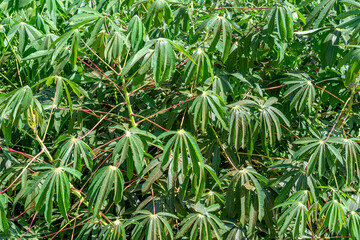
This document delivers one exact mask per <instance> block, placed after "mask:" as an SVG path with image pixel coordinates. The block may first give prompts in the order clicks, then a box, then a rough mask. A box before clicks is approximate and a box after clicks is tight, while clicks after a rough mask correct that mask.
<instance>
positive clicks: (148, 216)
mask: <svg viewBox="0 0 360 240" xmlns="http://www.w3.org/2000/svg"><path fill="white" fill-rule="evenodd" d="M134 214H135V216H134V217H133V218H132V221H133V222H135V223H136V225H135V227H134V229H133V230H132V232H131V237H132V239H146V240H152V239H168V238H170V239H174V235H173V231H172V227H171V226H170V224H169V222H168V218H175V219H177V217H176V216H175V215H173V214H171V213H167V212H159V213H156V214H155V213H151V212H149V211H147V210H140V211H137V212H135V213H134Z"/></svg>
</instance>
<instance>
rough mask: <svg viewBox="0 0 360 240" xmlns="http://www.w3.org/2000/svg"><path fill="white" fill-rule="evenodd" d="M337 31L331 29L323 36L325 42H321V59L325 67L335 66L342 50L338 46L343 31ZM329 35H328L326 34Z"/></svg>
mask: <svg viewBox="0 0 360 240" xmlns="http://www.w3.org/2000/svg"><path fill="white" fill-rule="evenodd" d="M337 29H338V28H336V29H334V30H333V29H329V30H328V31H326V32H324V33H323V34H321V37H322V36H324V37H323V40H322V42H321V53H320V54H319V57H320V59H321V61H322V63H323V64H324V65H325V66H329V67H331V66H333V65H334V63H335V61H336V60H337V54H338V52H339V50H340V47H339V46H338V45H339V43H340V40H341V31H338V30H337ZM326 33H327V34H326Z"/></svg>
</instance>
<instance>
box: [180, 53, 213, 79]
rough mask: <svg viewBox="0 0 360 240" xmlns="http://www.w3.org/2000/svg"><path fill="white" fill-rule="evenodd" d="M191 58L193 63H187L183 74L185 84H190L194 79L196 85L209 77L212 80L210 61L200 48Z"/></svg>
mask: <svg viewBox="0 0 360 240" xmlns="http://www.w3.org/2000/svg"><path fill="white" fill-rule="evenodd" d="M192 58H193V59H194V62H192V61H188V62H187V63H186V66H185V69H184V72H183V78H184V80H185V84H190V83H192V82H193V81H194V79H195V83H196V84H199V83H202V82H203V81H204V80H206V79H208V78H209V77H211V79H214V74H213V69H212V66H211V61H210V59H209V56H208V55H207V54H206V53H205V51H204V50H203V49H202V48H198V49H197V50H195V53H194V54H193V56H192Z"/></svg>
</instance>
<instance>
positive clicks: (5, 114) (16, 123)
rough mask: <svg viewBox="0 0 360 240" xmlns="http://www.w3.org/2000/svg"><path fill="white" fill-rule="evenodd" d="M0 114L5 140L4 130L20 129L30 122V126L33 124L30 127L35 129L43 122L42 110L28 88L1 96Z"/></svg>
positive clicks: (5, 133) (6, 134)
mask: <svg viewBox="0 0 360 240" xmlns="http://www.w3.org/2000/svg"><path fill="white" fill-rule="evenodd" d="M0 112H1V115H0V124H1V126H2V129H3V132H4V135H5V138H8V131H7V130H6V129H5V128H9V127H10V129H8V130H11V128H12V127H18V128H20V129H22V128H23V127H24V124H25V122H28V123H30V122H31V124H32V125H34V124H35V125H34V126H32V127H35V126H36V125H37V124H41V123H42V121H43V120H42V117H43V108H42V106H41V104H40V103H39V101H38V100H37V99H36V98H35V97H34V95H33V92H32V89H31V88H30V87H29V86H25V87H22V88H20V89H16V90H14V91H12V92H10V93H7V94H5V95H2V96H1V97H0ZM29 118H30V119H29ZM27 120H29V121H27ZM9 123H11V124H9ZM9 137H10V136H9Z"/></svg>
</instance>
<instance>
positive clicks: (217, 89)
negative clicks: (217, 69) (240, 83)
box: [212, 73, 234, 102]
mask: <svg viewBox="0 0 360 240" xmlns="http://www.w3.org/2000/svg"><path fill="white" fill-rule="evenodd" d="M212 90H213V92H214V93H216V94H217V95H219V96H220V97H221V99H222V100H224V102H226V100H227V97H228V93H233V92H234V90H233V88H232V86H231V85H230V81H229V78H228V77H227V76H226V75H225V74H221V73H220V74H217V75H215V76H214V79H213V83H212Z"/></svg>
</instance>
